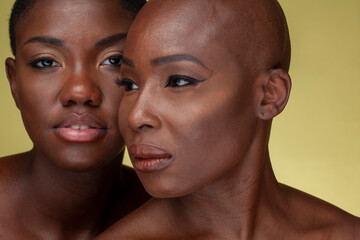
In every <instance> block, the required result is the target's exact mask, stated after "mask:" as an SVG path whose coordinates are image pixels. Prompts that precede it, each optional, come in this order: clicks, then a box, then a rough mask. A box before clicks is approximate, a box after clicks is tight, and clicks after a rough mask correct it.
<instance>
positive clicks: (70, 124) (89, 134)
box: [54, 113, 107, 142]
mask: <svg viewBox="0 0 360 240" xmlns="http://www.w3.org/2000/svg"><path fill="white" fill-rule="evenodd" d="M54 129H55V134H56V135H57V136H59V137H60V138H62V139H63V140H65V141H69V142H93V141H96V140H97V139H99V138H101V137H102V136H104V135H105V134H106V131H107V128H106V126H105V124H104V123H102V122H101V121H100V120H99V119H98V118H97V117H95V116H94V115H91V114H88V113H85V114H81V115H79V114H76V113H72V114H69V115H67V116H65V117H64V118H63V119H62V120H61V121H60V123H59V124H58V125H56V126H55V128H54Z"/></svg>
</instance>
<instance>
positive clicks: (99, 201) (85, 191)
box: [23, 151, 123, 239]
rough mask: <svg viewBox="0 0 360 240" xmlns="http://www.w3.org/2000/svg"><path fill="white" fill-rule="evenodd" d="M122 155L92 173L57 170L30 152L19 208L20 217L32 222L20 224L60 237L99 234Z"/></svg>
mask: <svg viewBox="0 0 360 240" xmlns="http://www.w3.org/2000/svg"><path fill="white" fill-rule="evenodd" d="M122 156H123V153H121V154H119V155H118V156H117V159H114V160H112V161H111V162H109V163H108V164H107V165H106V166H104V167H99V168H97V169H95V170H89V171H86V172H72V171H68V170H64V169H59V168H58V167H57V166H54V165H52V164H51V163H50V161H46V159H41V158H39V157H38V156H36V154H35V153H34V151H33V154H32V155H31V158H32V159H31V161H30V162H31V166H29V178H28V179H27V185H26V186H27V187H26V189H27V194H28V195H27V196H28V197H27V198H26V200H25V204H24V205H23V207H24V213H25V214H24V216H23V217H24V218H27V217H28V218H29V219H30V218H31V219H33V221H24V222H30V223H31V222H34V224H37V225H39V224H42V225H43V226H44V227H43V229H47V231H46V232H48V233H49V232H51V230H50V229H52V230H53V232H57V233H56V236H61V234H59V232H58V231H62V232H67V233H71V232H73V233H74V235H81V234H82V235H88V236H93V235H94V234H96V233H98V232H99V231H102V230H103V229H104V227H106V219H104V218H105V217H106V216H103V214H104V211H105V206H106V205H107V203H108V201H109V200H110V198H111V193H112V190H113V189H114V185H115V184H116V182H117V179H118V178H119V175H120V173H121V166H122ZM105 212H106V211H105ZM34 220H35V221H34ZM66 239H70V236H68V237H66Z"/></svg>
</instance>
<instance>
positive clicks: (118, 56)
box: [100, 54, 122, 67]
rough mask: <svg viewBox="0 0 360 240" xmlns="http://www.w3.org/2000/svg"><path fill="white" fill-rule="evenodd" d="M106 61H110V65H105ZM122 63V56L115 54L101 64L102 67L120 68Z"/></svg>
mask: <svg viewBox="0 0 360 240" xmlns="http://www.w3.org/2000/svg"><path fill="white" fill-rule="evenodd" d="M111 60H115V61H116V62H115V63H112V62H111ZM105 61H109V63H105ZM121 62H122V55H121V54H115V55H111V56H110V57H108V58H106V59H105V60H104V61H102V62H101V64H100V65H101V66H105V65H108V66H114V67H120V66H121Z"/></svg>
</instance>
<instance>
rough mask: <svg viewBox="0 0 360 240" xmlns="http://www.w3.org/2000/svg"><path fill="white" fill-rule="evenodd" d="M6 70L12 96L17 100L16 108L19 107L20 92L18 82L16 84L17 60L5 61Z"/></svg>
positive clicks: (8, 59) (9, 59)
mask: <svg viewBox="0 0 360 240" xmlns="http://www.w3.org/2000/svg"><path fill="white" fill-rule="evenodd" d="M5 68H6V77H7V79H8V81H9V84H10V89H11V94H12V96H13V98H14V100H15V104H16V106H17V107H18V108H19V106H18V92H17V82H16V64H15V59H13V58H7V59H6V60H5Z"/></svg>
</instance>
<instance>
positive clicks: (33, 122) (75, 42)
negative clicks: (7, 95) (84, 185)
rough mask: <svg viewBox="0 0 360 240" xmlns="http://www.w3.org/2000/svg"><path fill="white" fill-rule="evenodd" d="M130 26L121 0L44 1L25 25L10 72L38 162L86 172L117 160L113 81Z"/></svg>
mask: <svg viewBox="0 0 360 240" xmlns="http://www.w3.org/2000/svg"><path fill="white" fill-rule="evenodd" d="M132 20H133V19H132V15H131V13H129V12H128V11H126V10H124V9H122V8H121V7H120V6H119V4H118V1H115V0H102V1H95V0H94V1H93V0H76V1H74V0H62V1H55V0H51V1H49V0H38V1H36V3H35V5H34V6H33V7H32V8H31V9H30V11H29V12H28V13H27V14H25V16H24V18H23V19H22V20H21V21H20V24H19V25H18V27H17V29H16V33H17V36H16V51H17V53H16V62H14V61H12V60H8V61H7V70H8V76H9V81H10V83H11V87H12V91H13V94H14V98H15V101H16V104H17V106H18V108H19V109H20V111H21V115H22V118H23V121H24V125H25V127H26V129H27V131H28V134H29V136H30V138H31V139H32V141H33V142H34V150H35V153H36V156H37V157H43V158H45V159H50V160H51V161H52V162H53V163H55V164H56V165H57V166H60V167H61V168H64V169H68V170H76V171H85V170H89V169H94V168H96V167H99V166H102V165H104V164H105V163H106V162H107V161H110V160H112V159H114V158H116V157H117V156H118V155H119V153H120V151H121V150H122V149H123V140H122V138H121V135H120V133H119V130H118V127H117V110H118V104H119V100H120V90H119V89H118V88H117V87H116V86H115V85H114V79H116V77H117V76H118V74H119V67H120V60H121V58H122V53H123V48H124V43H125V37H126V33H127V31H128V28H129V26H130V24H131V22H132Z"/></svg>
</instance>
